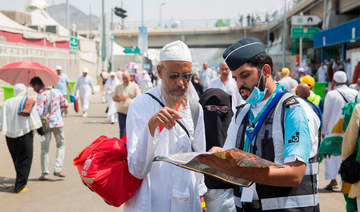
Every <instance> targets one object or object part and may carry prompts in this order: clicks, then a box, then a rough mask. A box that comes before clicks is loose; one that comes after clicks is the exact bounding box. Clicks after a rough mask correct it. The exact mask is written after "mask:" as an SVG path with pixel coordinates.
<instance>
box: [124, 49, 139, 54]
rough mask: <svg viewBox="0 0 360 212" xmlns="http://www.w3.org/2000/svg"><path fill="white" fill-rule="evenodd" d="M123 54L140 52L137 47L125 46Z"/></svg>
mask: <svg viewBox="0 0 360 212" xmlns="http://www.w3.org/2000/svg"><path fill="white" fill-rule="evenodd" d="M123 52H124V53H125V54H140V49H139V48H126V49H124V51H123Z"/></svg>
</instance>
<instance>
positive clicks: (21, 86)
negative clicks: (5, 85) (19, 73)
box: [13, 83, 26, 96]
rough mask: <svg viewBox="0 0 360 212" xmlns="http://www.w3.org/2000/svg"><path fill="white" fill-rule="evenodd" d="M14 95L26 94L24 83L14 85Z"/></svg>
mask: <svg viewBox="0 0 360 212" xmlns="http://www.w3.org/2000/svg"><path fill="white" fill-rule="evenodd" d="M13 92H14V96H26V87H25V85H24V84H22V83H18V84H16V85H15V86H14V91H13Z"/></svg>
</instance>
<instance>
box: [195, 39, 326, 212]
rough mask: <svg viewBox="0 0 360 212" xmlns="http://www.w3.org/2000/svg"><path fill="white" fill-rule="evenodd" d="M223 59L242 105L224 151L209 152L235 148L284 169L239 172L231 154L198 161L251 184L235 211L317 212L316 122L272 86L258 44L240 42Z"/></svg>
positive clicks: (238, 194) (240, 193)
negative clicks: (234, 80) (241, 98)
mask: <svg viewBox="0 0 360 212" xmlns="http://www.w3.org/2000/svg"><path fill="white" fill-rule="evenodd" d="M223 57H224V59H225V61H226V63H227V64H228V65H229V68H230V70H231V71H232V75H233V77H235V78H236V81H237V86H238V88H239V92H240V93H241V94H242V96H243V98H244V99H245V101H246V102H247V104H245V105H242V106H241V107H239V108H238V111H237V114H236V115H235V116H234V117H233V119H232V121H231V123H230V126H229V129H228V133H227V134H228V136H227V139H226V141H225V144H224V148H223V149H222V148H220V147H213V149H211V150H210V151H213V152H217V151H223V150H224V149H230V148H233V147H236V148H239V149H241V150H244V151H247V152H251V153H253V154H256V155H257V156H259V157H261V158H264V159H267V160H270V161H273V162H275V163H278V164H281V165H283V168H275V167H268V168H250V167H239V166H238V165H237V164H236V162H235V160H234V158H233V157H232V156H231V155H230V154H228V155H227V158H226V159H221V158H218V157H216V156H213V155H206V156H199V159H200V161H201V162H202V163H204V164H206V165H208V166H211V167H213V168H215V169H217V170H219V171H221V172H224V173H226V174H228V175H231V176H234V177H239V178H243V179H247V180H250V181H253V182H255V183H254V184H253V185H252V186H250V187H242V188H240V187H238V188H236V189H235V204H236V206H237V211H299V210H301V211H319V200H318V191H317V174H318V135H317V134H318V129H319V127H320V120H319V118H318V117H317V115H316V114H315V113H314V112H313V110H312V109H311V108H310V106H309V105H308V104H307V103H306V102H304V100H302V99H301V98H297V97H295V96H294V95H293V94H290V93H288V92H286V91H285V89H284V87H282V86H281V85H279V84H277V83H275V81H274V80H273V77H272V75H273V68H272V65H273V64H272V59H271V57H270V56H269V55H267V54H266V53H265V48H264V45H263V44H262V43H261V41H260V40H258V39H257V38H244V39H242V40H240V41H239V42H237V43H235V44H233V45H232V46H230V47H229V48H228V49H226V50H225V52H224V54H223Z"/></svg>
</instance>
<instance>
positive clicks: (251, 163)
mask: <svg viewBox="0 0 360 212" xmlns="http://www.w3.org/2000/svg"><path fill="white" fill-rule="evenodd" d="M227 153H229V154H230V155H231V156H232V157H233V158H234V160H235V162H236V164H237V165H238V166H240V167H256V168H265V167H270V166H275V167H279V168H281V167H282V166H281V165H278V164H276V163H273V162H271V161H268V160H265V159H262V158H259V157H258V156H256V155H254V154H251V153H248V152H244V151H242V150H239V149H236V148H233V149H229V150H226V151H222V152H216V153H211V152H206V153H197V152H187V153H182V154H174V155H168V156H157V157H155V158H154V161H165V162H168V163H171V164H174V165H177V166H180V167H182V168H186V169H190V170H192V171H196V172H200V173H204V174H207V175H210V176H213V177H216V178H219V179H221V180H224V181H225V182H229V183H232V184H235V185H239V186H250V185H251V184H252V182H250V181H248V180H244V179H241V178H237V177H232V176H230V175H227V174H225V173H223V172H220V171H218V170H216V169H213V168H211V167H209V166H207V165H205V164H202V163H201V162H200V161H199V159H198V158H197V156H198V155H214V156H217V157H219V158H222V159H226V154H227ZM208 158H209V157H208Z"/></svg>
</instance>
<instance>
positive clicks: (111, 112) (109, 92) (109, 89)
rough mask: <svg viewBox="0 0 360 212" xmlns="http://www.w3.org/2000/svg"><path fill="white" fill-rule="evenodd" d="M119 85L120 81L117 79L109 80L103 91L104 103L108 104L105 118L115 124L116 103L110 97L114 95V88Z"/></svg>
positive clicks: (116, 119)
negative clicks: (104, 95) (104, 93)
mask: <svg viewBox="0 0 360 212" xmlns="http://www.w3.org/2000/svg"><path fill="white" fill-rule="evenodd" d="M118 84H120V81H119V79H118V78H116V77H115V78H114V79H113V80H112V79H111V78H109V79H108V80H107V81H106V83H105V87H104V90H105V92H106V101H107V103H108V110H107V111H108V112H107V118H108V119H109V121H110V122H117V121H118V118H117V117H118V116H117V102H115V101H114V100H113V99H112V97H113V94H114V90H115V87H116V86H117V85H118Z"/></svg>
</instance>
